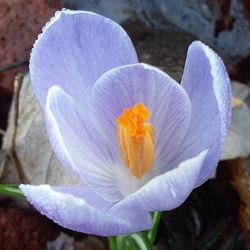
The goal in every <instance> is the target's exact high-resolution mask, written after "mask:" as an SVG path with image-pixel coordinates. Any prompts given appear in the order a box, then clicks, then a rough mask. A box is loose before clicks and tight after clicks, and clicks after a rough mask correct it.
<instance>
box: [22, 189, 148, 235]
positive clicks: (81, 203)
mask: <svg viewBox="0 0 250 250" xmlns="http://www.w3.org/2000/svg"><path fill="white" fill-rule="evenodd" d="M20 189H21V190H22V192H23V193H24V195H25V196H26V198H27V200H28V201H29V202H30V203H31V204H32V205H33V206H34V207H35V208H36V209H37V210H38V211H39V212H40V213H42V214H43V215H46V216H47V217H48V218H50V219H52V220H53V221H54V222H56V223H58V224H59V225H61V226H63V227H66V228H69V229H71V230H74V231H78V232H83V233H88V234H95V235H101V236H110V235H119V234H129V233H133V232H137V231H141V230H146V229H149V228H150V227H151V219H150V215H149V214H148V213H146V212H144V213H142V212H141V211H140V212H139V211H137V210H133V211H132V210H131V211H127V213H121V214H122V217H119V216H118V214H120V211H118V212H117V213H110V212H109V208H110V207H111V206H112V205H113V204H112V203H109V202H107V201H105V200H103V199H101V198H100V197H98V196H97V195H96V194H95V193H93V192H92V191H91V190H90V189H88V188H87V187H51V186H49V185H40V186H32V185H20ZM121 210H122V209H121Z"/></svg>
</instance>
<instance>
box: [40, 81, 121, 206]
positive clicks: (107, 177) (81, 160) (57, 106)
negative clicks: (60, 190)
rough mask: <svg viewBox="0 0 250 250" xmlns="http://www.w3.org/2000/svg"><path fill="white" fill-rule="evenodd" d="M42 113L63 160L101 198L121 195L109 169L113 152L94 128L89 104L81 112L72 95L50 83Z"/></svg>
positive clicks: (113, 199) (112, 160) (94, 124)
mask: <svg viewBox="0 0 250 250" xmlns="http://www.w3.org/2000/svg"><path fill="white" fill-rule="evenodd" d="M45 115H46V125H47V131H48V135H49V139H50V142H51V144H52V147H53V150H54V151H55V153H56V155H57V157H58V158H59V160H60V161H61V162H62V164H63V165H64V166H65V167H68V168H69V169H70V170H71V171H72V172H73V173H74V174H76V175H77V176H78V177H80V178H81V179H82V180H84V182H85V183H86V184H87V185H89V186H91V187H92V188H94V189H95V191H96V192H98V193H100V194H102V196H103V198H104V199H108V200H111V201H117V200H120V199H121V198H122V197H123V196H122V195H121V194H120V192H119V191H118V188H117V183H116V180H115V179H114V175H113V170H112V166H113V163H114V162H115V161H114V159H113V158H114V156H113V155H112V150H111V149H110V146H109V143H108V141H106V140H105V139H104V137H103V135H102V134H103V133H102V131H100V130H99V129H98V128H97V126H98V124H97V122H96V121H95V120H94V119H95V118H94V116H93V114H92V112H91V108H89V109H87V110H85V112H81V109H80V107H79V105H77V103H76V102H75V101H74V100H73V98H72V97H70V96H69V95H68V94H67V93H65V92H64V91H63V90H62V89H61V88H60V87H58V86H53V87H51V88H50V90H49V93H48V97H47V103H46V110H45Z"/></svg>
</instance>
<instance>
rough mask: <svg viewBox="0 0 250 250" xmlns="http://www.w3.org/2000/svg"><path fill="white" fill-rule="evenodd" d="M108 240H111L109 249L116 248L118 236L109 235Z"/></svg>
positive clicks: (113, 249)
mask: <svg viewBox="0 0 250 250" xmlns="http://www.w3.org/2000/svg"><path fill="white" fill-rule="evenodd" d="M108 242H109V250H116V237H115V236H111V237H108Z"/></svg>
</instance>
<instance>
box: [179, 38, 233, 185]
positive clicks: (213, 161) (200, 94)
mask: <svg viewBox="0 0 250 250" xmlns="http://www.w3.org/2000/svg"><path fill="white" fill-rule="evenodd" d="M181 84H182V87H183V88H184V89H185V90H186V91H187V93H188V95H189V98H190V101H191V110H192V116H191V123H190V127H189V130H188V132H187V133H186V137H185V138H184V140H183V142H182V143H181V146H180V148H179V150H178V151H177V154H176V156H175V159H174V161H175V162H176V161H177V162H180V161H183V160H185V159H188V158H190V157H193V156H194V155H196V154H197V153H198V152H199V151H200V150H204V149H206V148H208V149H209V152H208V155H207V157H206V159H205V161H204V166H203V168H202V171H201V173H200V177H199V179H198V181H197V185H200V184H202V183H203V182H204V181H206V180H207V179H208V178H209V177H210V175H211V174H212V173H213V171H214V168H215V167H216V165H217V163H218V161H219V157H220V154H221V150H222V147H223V143H224V140H225V136H226V134H227V131H228V128H229V125H230V118H231V90H230V81H229V78H228V75H227V72H226V70H225V66H224V64H223V62H222V60H221V59H220V58H219V57H218V56H217V55H216V54H215V52H214V51H212V50H211V49H210V48H208V47H207V46H206V45H204V44H202V43H201V42H193V43H192V44H191V45H190V47H189V49H188V54H187V59H186V63H185V68H184V75H183V78H182V82H181Z"/></svg>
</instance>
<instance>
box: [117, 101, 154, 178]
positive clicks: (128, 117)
mask: <svg viewBox="0 0 250 250" xmlns="http://www.w3.org/2000/svg"><path fill="white" fill-rule="evenodd" d="M149 118H150V111H149V110H148V108H147V107H146V106H145V105H144V104H143V103H137V104H135V105H134V107H133V108H127V109H124V111H123V113H122V115H121V116H119V117H118V118H117V119H116V122H117V135H118V143H119V147H120V151H121V155H122V158H123V161H124V163H125V165H126V166H127V167H128V169H129V170H130V171H131V173H132V174H133V175H134V176H135V177H137V178H138V179H140V178H142V176H143V175H144V174H146V173H147V172H148V171H149V170H150V168H151V166H152V165H153V162H154V151H155V141H154V134H155V133H154V126H153V125H152V124H151V123H149V122H145V121H146V120H148V119H149Z"/></svg>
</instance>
